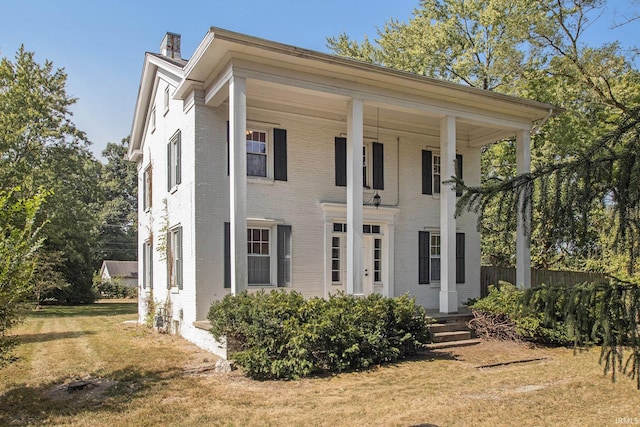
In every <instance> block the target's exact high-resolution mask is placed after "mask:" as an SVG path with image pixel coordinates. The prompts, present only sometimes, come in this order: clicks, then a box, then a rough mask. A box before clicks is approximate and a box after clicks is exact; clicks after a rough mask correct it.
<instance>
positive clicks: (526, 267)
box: [515, 129, 531, 289]
mask: <svg viewBox="0 0 640 427" xmlns="http://www.w3.org/2000/svg"><path fill="white" fill-rule="evenodd" d="M516 171H517V174H518V175H520V174H523V173H529V172H531V131H530V130H529V129H526V130H521V131H518V133H517V134H516ZM524 202H525V200H524V194H522V195H521V197H520V200H518V213H517V215H518V225H517V229H516V283H515V284H516V286H518V287H519V288H525V289H527V288H530V287H531V237H530V235H529V233H528V231H527V230H530V229H531V228H530V227H531V204H530V203H529V204H528V205H527V208H526V212H524V213H523V212H522V211H523V209H524V208H525V204H524ZM523 217H524V218H523Z"/></svg>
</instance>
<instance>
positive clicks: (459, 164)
mask: <svg viewBox="0 0 640 427" xmlns="http://www.w3.org/2000/svg"><path fill="white" fill-rule="evenodd" d="M456 178H459V179H463V178H462V154H456ZM456 196H458V197H460V196H462V190H460V189H456Z"/></svg>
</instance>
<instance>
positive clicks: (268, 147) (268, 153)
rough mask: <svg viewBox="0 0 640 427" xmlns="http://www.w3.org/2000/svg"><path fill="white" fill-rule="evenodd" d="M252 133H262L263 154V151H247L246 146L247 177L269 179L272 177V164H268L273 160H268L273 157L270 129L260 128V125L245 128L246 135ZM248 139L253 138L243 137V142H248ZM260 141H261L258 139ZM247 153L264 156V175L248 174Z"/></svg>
mask: <svg viewBox="0 0 640 427" xmlns="http://www.w3.org/2000/svg"><path fill="white" fill-rule="evenodd" d="M252 133H262V134H264V150H265V152H264V154H263V153H255V152H251V151H249V149H248V148H247V178H248V179H256V180H264V179H271V178H272V177H273V170H272V168H273V167H272V166H271V165H270V164H271V163H273V162H270V159H272V158H273V153H272V150H273V148H272V144H271V139H272V137H271V129H265V128H260V127H256V126H251V127H248V128H247V134H246V136H247V137H248V136H249V135H250V134H252ZM250 141H253V140H249V139H246V138H245V143H248V142H250ZM260 142H261V141H260ZM249 155H259V156H264V159H265V175H264V176H262V175H249V167H248V164H249Z"/></svg>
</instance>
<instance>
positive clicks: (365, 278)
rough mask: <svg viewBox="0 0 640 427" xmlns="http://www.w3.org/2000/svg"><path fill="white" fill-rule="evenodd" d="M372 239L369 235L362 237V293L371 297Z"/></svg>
mask: <svg viewBox="0 0 640 427" xmlns="http://www.w3.org/2000/svg"><path fill="white" fill-rule="evenodd" d="M373 245H374V238H373V236H371V235H364V236H363V237H362V293H363V294H364V295H371V294H372V293H373V288H374V279H375V277H374V276H375V274H374V260H373V255H374V254H373Z"/></svg>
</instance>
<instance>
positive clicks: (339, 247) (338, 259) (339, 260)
mask: <svg viewBox="0 0 640 427" xmlns="http://www.w3.org/2000/svg"><path fill="white" fill-rule="evenodd" d="M336 239H337V240H336ZM343 240H346V239H343V236H341V235H339V234H336V233H332V234H331V284H332V285H342V256H343V253H344V251H343V248H342V245H343ZM336 242H337V246H336ZM335 250H337V251H338V252H337V255H338V256H337V257H336V256H335V255H334V251H335ZM334 262H337V263H338V264H337V266H338V268H337V269H336V268H334ZM334 273H338V280H334V276H333V275H334Z"/></svg>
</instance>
